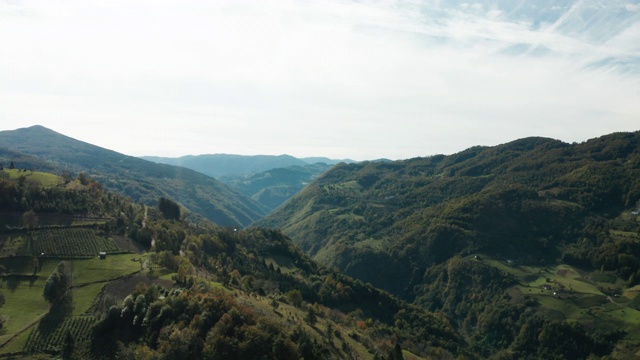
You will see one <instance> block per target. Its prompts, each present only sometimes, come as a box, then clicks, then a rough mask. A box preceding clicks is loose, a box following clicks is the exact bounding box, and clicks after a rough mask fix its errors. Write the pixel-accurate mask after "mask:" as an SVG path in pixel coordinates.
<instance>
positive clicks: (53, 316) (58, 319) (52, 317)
mask: <svg viewBox="0 0 640 360" xmlns="http://www.w3.org/2000/svg"><path fill="white" fill-rule="evenodd" d="M72 313H73V297H72V295H71V291H68V292H67V294H66V295H65V296H64V297H63V298H62V299H60V301H58V302H57V303H55V304H54V305H52V306H51V308H50V309H49V312H48V313H47V314H46V315H45V316H44V317H43V318H42V320H41V321H40V323H39V324H38V330H39V331H40V333H41V334H42V335H43V336H46V335H48V334H50V333H53V332H54V331H55V330H56V328H58V326H60V325H61V324H62V323H63V322H64V320H65V319H66V318H68V317H69V316H71V314H72Z"/></svg>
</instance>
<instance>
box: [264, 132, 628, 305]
mask: <svg viewBox="0 0 640 360" xmlns="http://www.w3.org/2000/svg"><path fill="white" fill-rule="evenodd" d="M639 179H640V132H635V133H616V134H611V135H608V136H603V137H601V138H597V139H592V140H589V141H587V142H585V143H582V144H566V143H563V142H560V141H557V140H552V139H545V138H526V139H521V140H516V141H513V142H510V143H507V144H503V145H499V146H495V147H474V148H470V149H467V150H465V151H462V152H460V153H457V154H453V155H449V156H444V155H437V156H432V157H427V158H416V159H410V160H405V161H396V162H392V163H360V164H348V165H346V164H342V165H338V166H336V167H334V168H332V169H331V170H330V171H328V172H327V173H325V174H324V175H323V176H321V177H319V178H318V179H316V180H315V181H314V182H313V183H312V184H310V185H309V186H308V187H307V188H305V189H304V190H303V191H302V192H301V193H299V194H298V195H296V196H295V197H293V198H292V199H291V200H290V201H289V202H288V203H287V204H285V205H284V206H282V207H281V208H279V209H278V210H277V211H275V212H274V213H272V214H270V215H269V216H268V217H266V218H265V219H263V220H261V221H260V222H259V224H260V225H261V226H270V227H278V228H282V229H283V231H284V232H285V233H286V234H287V235H289V236H291V238H292V239H293V240H294V241H295V242H296V243H297V244H298V245H299V246H301V247H302V249H304V250H305V251H307V252H308V253H309V254H311V255H312V256H314V257H315V258H316V259H317V260H319V261H320V262H322V263H324V264H325V265H328V266H337V267H338V268H339V269H341V270H343V271H345V272H346V273H347V274H350V275H352V276H355V277H358V278H360V279H362V280H365V281H370V282H371V283H372V284H375V285H376V286H380V287H382V288H385V289H387V290H389V291H392V292H394V293H396V294H399V295H402V296H406V297H407V298H408V299H411V298H413V296H414V294H413V291H414V290H413V288H414V286H416V285H420V284H422V274H423V273H424V272H425V271H426V269H427V268H429V267H430V266H432V265H434V264H438V263H442V262H444V261H446V260H447V259H449V258H450V257H451V256H454V255H456V254H459V255H468V254H473V253H483V252H485V253H490V254H492V255H494V256H498V257H501V258H504V259H506V258H513V259H518V260H520V261H525V262H540V261H555V259H556V258H559V257H561V256H563V253H566V251H565V250H566V247H565V245H567V244H572V243H575V242H576V241H578V240H580V239H581V238H584V237H587V238H595V237H596V236H597V232H598V231H600V230H598V229H600V227H601V226H602V224H603V221H606V219H612V218H614V217H616V216H618V215H619V214H620V213H621V212H622V211H623V210H625V209H631V208H633V207H635V206H636V204H638V201H639V200H640V180H639ZM594 224H600V225H594ZM585 246H586V245H585ZM590 246H591V245H590ZM593 246H596V245H593ZM584 262H586V263H590V261H588V260H585V261H584ZM590 265H591V264H590ZM593 265H595V264H593ZM637 270H638V268H637V265H634V267H633V271H631V270H630V269H629V270H627V271H625V272H624V274H626V275H627V276H628V274H629V273H633V272H635V271H637Z"/></svg>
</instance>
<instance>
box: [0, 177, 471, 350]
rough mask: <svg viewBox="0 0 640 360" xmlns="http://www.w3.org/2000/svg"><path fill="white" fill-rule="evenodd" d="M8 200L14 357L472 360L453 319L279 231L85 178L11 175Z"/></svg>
mask: <svg viewBox="0 0 640 360" xmlns="http://www.w3.org/2000/svg"><path fill="white" fill-rule="evenodd" d="M25 178H27V180H25ZM83 183H84V184H83ZM0 196H1V197H0V198H1V199H2V200H3V201H1V202H0V219H3V220H4V219H6V218H9V217H12V216H13V217H15V219H14V220H15V221H14V222H13V223H11V224H7V225H6V226H2V228H0V275H2V278H3V284H4V285H3V287H2V289H0V299H1V300H2V301H0V312H1V313H2V316H0V356H2V357H11V358H20V359H36V358H38V359H40V358H42V359H44V358H54V357H55V358H60V357H62V358H74V359H76V358H77V359H113V358H121V359H122V358H124V359H133V358H136V359H151V358H158V359H203V358H207V359H300V358H304V359H354V358H359V359H373V358H383V356H384V358H385V359H398V358H402V357H403V356H404V355H403V353H404V354H406V356H414V357H415V356H416V355H419V356H424V357H429V358H431V357H446V358H453V357H454V356H455V355H460V356H466V357H470V358H473V353H472V351H471V349H470V348H469V346H468V344H467V343H466V341H465V339H463V338H462V337H461V336H460V335H459V334H458V333H457V332H456V331H455V329H454V328H453V326H452V324H451V323H450V322H449V320H448V319H447V318H446V317H444V316H441V315H439V314H435V313H432V312H430V311H427V310H425V309H423V308H421V307H416V306H411V305H409V304H407V303H405V302H403V301H402V300H399V299H398V298H396V297H394V296H392V295H390V294H388V293H387V292H384V291H381V290H379V289H376V288H374V287H372V286H371V285H370V284H364V283H362V282H360V281H356V280H353V279H352V278H349V277H348V276H345V275H344V274H341V273H339V272H337V271H335V270H329V269H325V268H323V267H322V266H320V265H318V264H317V263H316V262H314V261H313V260H311V259H310V258H309V257H308V256H306V255H305V254H304V253H302V252H301V251H300V250H299V249H298V248H297V247H296V246H295V245H294V244H293V243H292V242H291V240H290V239H288V238H287V237H285V236H284V235H283V234H282V233H281V232H279V231H277V230H270V229H261V228H251V229H247V230H236V229H231V228H222V227H219V226H216V225H214V224H211V223H209V222H207V221H206V220H205V221H203V222H201V223H200V224H198V226H194V225H193V224H190V223H189V222H187V221H185V220H179V219H176V218H180V216H173V215H174V214H172V213H171V212H170V211H166V210H167V209H166V208H163V206H158V207H150V206H144V205H141V204H137V203H134V202H132V201H131V200H130V199H128V198H125V197H122V196H119V195H115V194H112V193H109V192H108V191H104V190H103V189H102V186H101V185H100V184H99V183H96V182H95V181H93V180H91V179H86V178H84V177H82V176H79V177H78V178H77V179H74V178H67V179H64V178H62V177H59V176H56V175H55V174H47V173H44V172H32V171H25V170H23V169H3V170H0ZM16 213H17V214H18V216H14V215H16ZM45 219H46V221H44V220H45ZM98 253H100V256H96V255H97V254H98ZM412 353H413V354H416V355H413V354H412Z"/></svg>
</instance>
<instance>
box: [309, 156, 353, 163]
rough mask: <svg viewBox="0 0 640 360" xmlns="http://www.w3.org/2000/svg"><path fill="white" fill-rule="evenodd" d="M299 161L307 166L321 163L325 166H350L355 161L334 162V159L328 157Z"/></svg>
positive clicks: (342, 160)
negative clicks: (343, 164)
mask: <svg viewBox="0 0 640 360" xmlns="http://www.w3.org/2000/svg"><path fill="white" fill-rule="evenodd" d="M300 160H302V161H304V162H306V163H309V164H315V163H323V164H327V165H335V164H339V163H345V164H351V163H354V162H356V161H355V160H351V159H341V160H336V159H330V158H328V157H304V158H300Z"/></svg>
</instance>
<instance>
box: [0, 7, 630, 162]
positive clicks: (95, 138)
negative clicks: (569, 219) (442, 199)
mask: <svg viewBox="0 0 640 360" xmlns="http://www.w3.org/2000/svg"><path fill="white" fill-rule="evenodd" d="M36 124H39V125H43V126H46V127H48V128H50V129H52V130H55V131H57V132H60V133H62V134H65V135H68V136H71V137H73V138H76V139H79V140H82V141H86V142H89V143H92V144H95V145H98V146H102V147H105V148H108V149H112V150H115V151H118V152H121V153H125V154H128V155H134V156H143V155H156V156H171V157H177V156H182V155H187V154H214V153H227V154H243V155H254V154H272V155H278V154H290V155H293V156H297V157H305V156H327V157H331V158H338V159H342V158H350V159H355V160H367V159H369V160H371V159H378V158H388V159H405V158H411V157H417V156H429V155H434V154H451V153H455V152H458V151H461V150H464V149H466V148H468V147H471V146H475V145H486V146H492V145H497V144H501V143H505V142H509V141H512V140H515V139H518V138H523V137H527V136H544V137H550V138H555V139H560V140H562V141H565V142H582V141H585V140H587V139H590V138H594V137H598V136H601V135H605V134H609V133H612V132H617V131H636V130H640V1H639V0H633V1H631V0H629V1H616V0H607V1H580V0H557V1H551V0H527V1H516V0H486V1H478V2H473V1H456V0H449V1H439V0H425V1H392V0H381V1H374V0H372V1H366V0H361V1H347V0H345V1H331V0H327V1H311V0H230V1H224V0H215V1H200V0H180V1H177V0H176V1H168V0H126V1H118V0H102V1H91V0H76V1H65V0H61V1H49V0H33V1H32V0H26V1H22V0H0V130H12V129H17V128H22V127H27V126H31V125H36ZM0 146H1V144H0Z"/></svg>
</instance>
